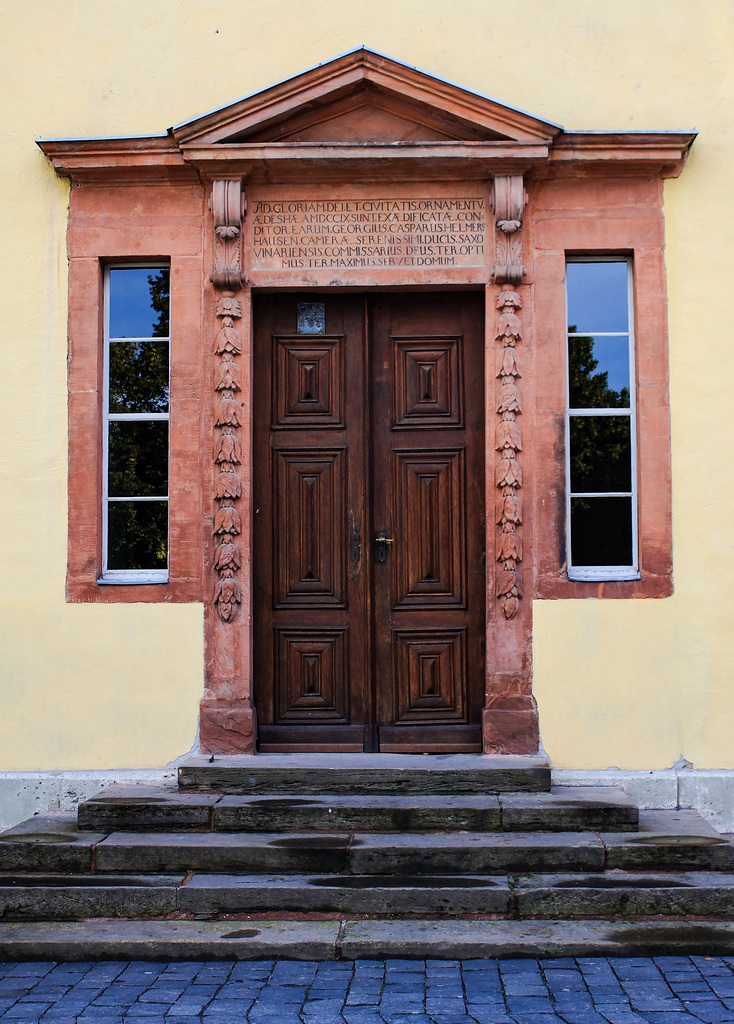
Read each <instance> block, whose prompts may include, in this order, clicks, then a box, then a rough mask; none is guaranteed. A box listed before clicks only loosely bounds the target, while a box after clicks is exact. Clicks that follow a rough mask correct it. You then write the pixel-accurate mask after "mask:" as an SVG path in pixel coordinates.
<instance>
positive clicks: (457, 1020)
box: [0, 956, 734, 1024]
mask: <svg viewBox="0 0 734 1024" xmlns="http://www.w3.org/2000/svg"><path fill="white" fill-rule="evenodd" d="M0 1021H3V1022H10V1021H13V1022H17V1024H32V1022H37V1021H43V1022H44V1024H46V1022H48V1024H51V1022H55V1024H122V1022H126V1024H127V1022H135V1024H194V1022H199V1021H202V1022H207V1024H240V1022H251V1024H331V1022H337V1021H338V1022H340V1024H341V1022H347V1024H373V1022H374V1024H377V1022H388V1024H429V1022H431V1024H434V1022H435V1024H474V1022H476V1024H553V1022H555V1021H565V1022H567V1024H687V1022H699V1021H705V1022H706V1024H715V1022H716V1024H718V1022H723V1021H732V1022H734V957H702V956H691V957H686V956H664V957H654V958H647V957H634V958H632V957H630V958H619V959H607V958H602V957H585V958H582V959H578V960H572V959H562V960H540V961H538V960H501V961H497V960H463V961H459V960H427V961H422V960H377V961H375V960H358V961H356V962H354V963H338V962H324V963H312V962H304V961H294V960H287V961H280V962H275V961H272V960H267V961H262V960H260V961H249V962H243V963H231V962H206V963H204V962H197V963H145V962H141V961H133V962H123V963H111V962H101V963H68V964H67V963H64V964H54V963H2V964H0Z"/></svg>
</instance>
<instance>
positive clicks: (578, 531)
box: [571, 498, 634, 566]
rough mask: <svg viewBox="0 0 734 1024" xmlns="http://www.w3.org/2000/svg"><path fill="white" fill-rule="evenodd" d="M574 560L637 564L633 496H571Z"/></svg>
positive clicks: (591, 562)
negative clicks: (633, 541) (633, 548)
mask: <svg viewBox="0 0 734 1024" xmlns="http://www.w3.org/2000/svg"><path fill="white" fill-rule="evenodd" d="M571 562H572V564H573V565H575V566H582V565H633V564H634V560H633V557H632V499H631V498H571Z"/></svg>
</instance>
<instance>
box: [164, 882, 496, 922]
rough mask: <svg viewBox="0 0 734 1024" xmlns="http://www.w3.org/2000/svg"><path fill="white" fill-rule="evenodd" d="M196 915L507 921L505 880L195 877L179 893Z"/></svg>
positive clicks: (183, 906)
mask: <svg viewBox="0 0 734 1024" xmlns="http://www.w3.org/2000/svg"><path fill="white" fill-rule="evenodd" d="M179 908H180V910H181V911H182V912H183V913H192V914H241V913H261V912H273V911H279V912H286V913H293V912H299V913H301V912H303V913H318V914H329V913H337V914H369V915H374V916H378V917H380V916H394V915H398V916H399V915H401V914H413V915H416V914H436V915H453V916H461V915H463V914H483V915H500V916H508V915H509V914H510V909H511V890H510V884H509V880H508V878H507V877H506V876H504V875H502V876H499V875H498V876H495V877H488V876H473V875H412V876H410V875H407V876H406V875H310V876H309V875H290V876H289V875H210V874H194V875H193V876H192V878H191V879H190V881H189V882H187V884H186V885H185V886H183V887H182V888H181V890H180V891H179Z"/></svg>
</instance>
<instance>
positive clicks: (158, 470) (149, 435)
mask: <svg viewBox="0 0 734 1024" xmlns="http://www.w3.org/2000/svg"><path fill="white" fill-rule="evenodd" d="M108 466H109V492H108V493H109V495H110V497H113V498H117V497H133V496H136V497H147V496H148V495H164V494H168V423H166V422H165V421H163V422H161V421H160V420H153V421H151V420H147V421H145V420H143V421H142V422H136V421H129V420H124V421H121V422H120V421H114V420H113V421H112V422H111V423H110V438H109V464H108Z"/></svg>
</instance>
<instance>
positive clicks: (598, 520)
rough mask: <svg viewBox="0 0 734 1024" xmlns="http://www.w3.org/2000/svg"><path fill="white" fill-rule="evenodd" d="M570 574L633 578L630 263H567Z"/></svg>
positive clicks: (583, 260) (635, 559)
mask: <svg viewBox="0 0 734 1024" xmlns="http://www.w3.org/2000/svg"><path fill="white" fill-rule="evenodd" d="M566 308H567V319H566V323H567V325H568V334H567V347H566V351H567V415H566V480H567V486H566V501H567V510H566V522H567V551H568V575H569V578H570V579H577V580H624V579H637V578H638V577H639V575H640V573H639V563H638V555H637V488H636V476H637V473H636V430H635V379H634V365H635V364H634V348H633V345H634V338H633V317H632V263H631V260H629V259H625V258H622V257H618V256H617V257H608V258H601V257H593V258H574V259H569V260H568V261H567V263H566Z"/></svg>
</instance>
